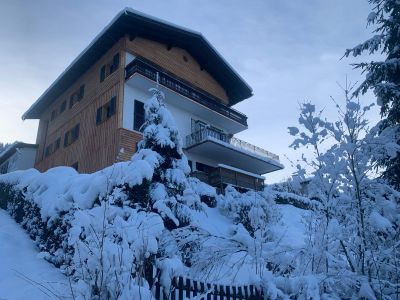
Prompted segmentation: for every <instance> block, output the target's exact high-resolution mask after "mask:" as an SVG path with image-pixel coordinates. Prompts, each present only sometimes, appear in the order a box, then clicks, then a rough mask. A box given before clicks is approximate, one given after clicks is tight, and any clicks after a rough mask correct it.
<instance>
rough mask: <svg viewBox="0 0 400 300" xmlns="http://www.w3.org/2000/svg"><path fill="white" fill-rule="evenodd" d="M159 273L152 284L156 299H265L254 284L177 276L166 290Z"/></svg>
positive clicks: (260, 290)
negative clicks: (233, 283) (229, 283)
mask: <svg viewBox="0 0 400 300" xmlns="http://www.w3.org/2000/svg"><path fill="white" fill-rule="evenodd" d="M159 278H160V276H159V274H158V276H157V278H156V280H155V281H154V283H153V286H152V292H153V295H154V297H155V299H156V300H166V299H168V300H183V299H192V297H196V296H197V298H196V299H203V300H261V299H264V293H263V291H262V289H260V288H256V287H255V286H254V285H242V286H237V285H236V286H230V285H220V284H212V283H206V282H202V281H196V280H192V279H188V278H183V277H177V278H173V279H172V282H171V289H170V291H165V289H164V288H163V287H162V286H161V284H160V280H159Z"/></svg>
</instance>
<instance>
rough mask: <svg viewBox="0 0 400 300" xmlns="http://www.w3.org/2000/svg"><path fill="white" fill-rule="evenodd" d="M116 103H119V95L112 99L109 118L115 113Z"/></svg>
mask: <svg viewBox="0 0 400 300" xmlns="http://www.w3.org/2000/svg"><path fill="white" fill-rule="evenodd" d="M116 105H117V97H115V96H114V97H112V98H111V100H110V109H109V110H108V112H109V116H107V117H108V118H109V117H111V116H112V115H113V114H115V108H116Z"/></svg>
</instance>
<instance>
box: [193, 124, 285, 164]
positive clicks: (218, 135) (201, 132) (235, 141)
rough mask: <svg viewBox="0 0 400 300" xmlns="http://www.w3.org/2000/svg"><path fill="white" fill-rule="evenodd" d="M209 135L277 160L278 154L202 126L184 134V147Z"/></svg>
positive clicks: (204, 139)
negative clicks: (197, 129) (186, 134)
mask: <svg viewBox="0 0 400 300" xmlns="http://www.w3.org/2000/svg"><path fill="white" fill-rule="evenodd" d="M210 137H211V138H215V139H217V140H220V141H222V142H224V143H227V144H230V145H232V146H234V147H237V148H239V149H242V150H246V151H249V152H251V153H254V154H257V155H260V156H264V157H267V158H271V159H273V160H276V161H279V156H278V155H276V154H274V153H271V152H269V151H267V150H265V149H263V148H260V147H257V146H254V145H252V144H250V143H248V142H245V141H243V140H241V139H238V138H236V137H233V136H231V135H228V134H226V133H223V132H219V131H216V130H213V129H211V128H203V129H201V130H199V131H196V132H194V133H192V134H189V135H188V136H186V148H190V147H192V146H194V145H196V144H199V143H201V142H204V141H206V140H207V139H208V138H210Z"/></svg>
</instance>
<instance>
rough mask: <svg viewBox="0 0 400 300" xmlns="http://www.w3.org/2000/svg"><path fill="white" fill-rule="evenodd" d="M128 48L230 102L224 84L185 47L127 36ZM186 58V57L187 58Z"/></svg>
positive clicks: (224, 101)
mask: <svg viewBox="0 0 400 300" xmlns="http://www.w3.org/2000/svg"><path fill="white" fill-rule="evenodd" d="M126 50H127V51H129V52H131V53H132V54H134V55H140V56H142V57H144V58H146V59H148V60H150V61H152V62H154V63H156V64H157V65H159V66H161V67H162V68H164V69H166V70H167V71H169V72H171V73H173V74H175V75H176V76H178V77H180V78H182V79H184V80H186V81H188V82H190V83H192V84H193V85H194V86H196V87H199V88H200V89H202V90H204V91H206V92H208V93H210V94H211V95H214V96H215V97H217V98H218V99H220V100H221V101H222V102H223V103H224V104H229V99H228V96H227V94H226V91H225V90H224V89H223V88H222V86H221V85H220V84H219V83H218V82H217V81H216V80H215V79H214V78H213V77H212V76H211V75H210V74H209V73H208V72H207V71H206V70H204V69H201V66H200V65H199V63H198V62H197V61H196V60H195V59H194V58H193V57H192V56H191V55H190V54H189V53H188V52H187V51H186V50H184V49H181V48H178V47H168V45H166V44H162V43H159V42H156V41H151V40H148V39H144V38H141V37H136V38H134V39H133V40H132V41H131V40H130V39H129V37H126ZM185 58H186V59H185Z"/></svg>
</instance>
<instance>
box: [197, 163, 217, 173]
mask: <svg viewBox="0 0 400 300" xmlns="http://www.w3.org/2000/svg"><path fill="white" fill-rule="evenodd" d="M196 170H197V171H201V172H204V173H210V172H211V171H212V170H213V167H211V166H208V165H205V164H202V163H199V162H196Z"/></svg>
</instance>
